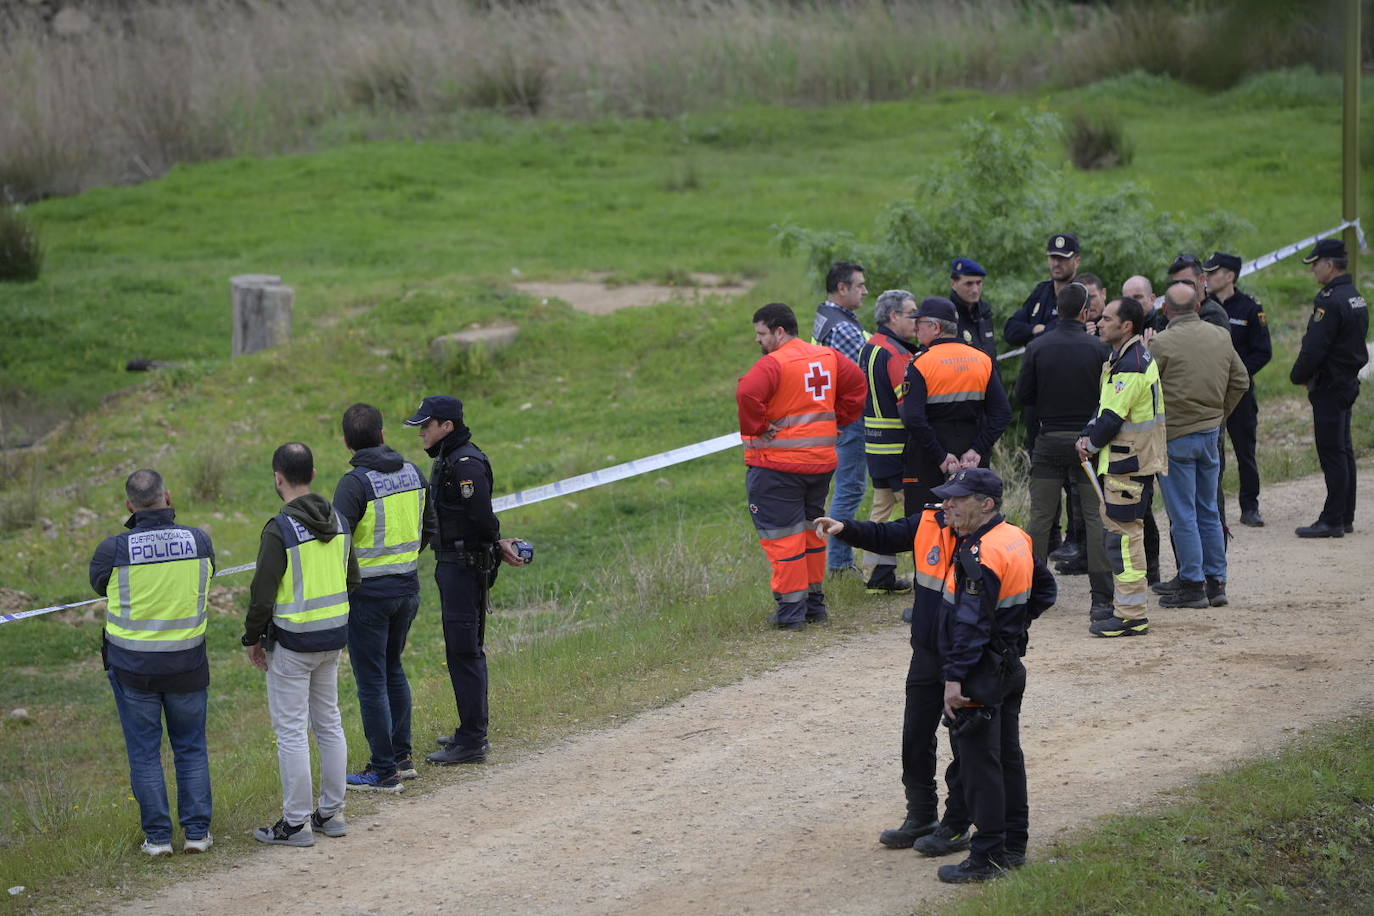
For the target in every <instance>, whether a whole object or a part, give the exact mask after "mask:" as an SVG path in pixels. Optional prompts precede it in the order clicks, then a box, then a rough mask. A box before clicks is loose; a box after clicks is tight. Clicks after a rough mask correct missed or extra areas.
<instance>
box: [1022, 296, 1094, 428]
mask: <svg viewBox="0 0 1374 916" xmlns="http://www.w3.org/2000/svg"><path fill="white" fill-rule="evenodd" d="M1111 356H1112V348H1111V347H1109V346H1108V345H1107V343H1106V341H1104V340H1102V339H1101V338H1100V337H1094V336H1092V335H1091V334H1089V333H1087V331H1086V330H1085V329H1084V326H1083V322H1081V321H1060V322H1058V323H1056V324H1055V325H1054V327H1052V328H1050V329H1049V330H1047V331H1045V332H1043V333H1042V334H1040V335H1038V336H1037V337H1036V338H1035V339H1034V340H1032V341H1031V342H1030V343H1029V344H1027V345H1026V355H1025V356H1024V357H1022V359H1021V374H1020V375H1019V376H1017V379H1016V397H1017V399H1018V400H1020V402H1021V403H1022V404H1023V405H1026V406H1028V407H1034V408H1035V414H1036V417H1037V418H1038V419H1039V421H1040V431H1041V432H1042V433H1049V432H1078V431H1079V430H1081V429H1082V428H1083V427H1084V426H1085V425H1087V423H1088V421H1089V420H1091V419H1092V418H1093V416H1094V415H1095V414H1096V413H1097V398H1098V392H1099V389H1100V387H1101V384H1102V365H1103V364H1104V363H1105V362H1106V361H1107V360H1109V359H1111Z"/></svg>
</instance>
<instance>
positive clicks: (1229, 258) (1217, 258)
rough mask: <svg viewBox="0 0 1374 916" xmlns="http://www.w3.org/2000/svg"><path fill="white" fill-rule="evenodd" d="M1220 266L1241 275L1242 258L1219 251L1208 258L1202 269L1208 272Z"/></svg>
mask: <svg viewBox="0 0 1374 916" xmlns="http://www.w3.org/2000/svg"><path fill="white" fill-rule="evenodd" d="M1219 267H1220V268H1224V269H1226V270H1229V271H1231V272H1232V273H1233V274H1235V275H1236V276H1238V277H1239V276H1240V258H1239V257H1237V256H1236V255H1233V254H1225V253H1224V252H1220V251H1218V252H1217V253H1216V254H1214V255H1212V256H1211V257H1210V258H1208V259H1207V263H1206V264H1203V265H1202V269H1203V270H1204V271H1206V272H1207V273H1211V272H1212V271H1214V270H1216V269H1217V268H1219Z"/></svg>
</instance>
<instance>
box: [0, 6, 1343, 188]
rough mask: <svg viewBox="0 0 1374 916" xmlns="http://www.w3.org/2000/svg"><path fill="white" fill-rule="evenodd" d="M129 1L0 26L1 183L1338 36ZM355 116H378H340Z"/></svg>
mask: <svg viewBox="0 0 1374 916" xmlns="http://www.w3.org/2000/svg"><path fill="white" fill-rule="evenodd" d="M119 7H120V8H119V10H118V12H117V13H116V12H115V11H113V10H112V9H105V8H102V7H99V6H94V5H93V6H92V7H91V10H90V13H91V15H92V16H93V17H94V18H95V20H96V27H95V28H93V29H91V30H90V31H88V32H86V33H84V34H80V35H67V36H61V37H58V36H54V35H52V34H49V32H48V31H47V27H46V25H45V24H44V23H43V22H42V20H41V18H38V17H36V16H35V17H34V18H33V21H31V22H29V23H28V25H27V26H20V27H14V28H6V29H5V30H4V31H3V34H0V86H4V87H5V104H4V105H3V106H0V163H3V165H0V186H3V187H5V188H8V189H9V193H10V194H12V195H14V196H16V197H20V198H22V199H36V198H41V197H44V196H51V195H54V194H68V193H73V192H75V191H79V190H82V189H84V188H88V187H91V186H94V185H99V184H105V183H111V182H125V181H138V180H143V179H146V178H149V177H152V176H155V175H159V174H161V173H162V172H164V171H165V170H166V169H167V168H169V167H170V166H171V165H173V164H175V163H177V162H189V161H195V160H200V159H206V158H214V157H220V156H225V155H235V154H244V153H249V154H270V153H279V152H288V151H292V150H298V149H302V148H311V147H314V146H316V145H317V144H318V143H320V142H329V141H331V139H337V138H338V137H340V136H357V135H362V136H376V135H382V136H387V135H390V136H404V137H411V136H414V135H415V134H416V133H417V131H423V132H424V133H425V134H426V135H433V134H435V133H439V134H443V133H444V132H445V131H449V132H458V133H460V132H461V131H462V130H463V129H464V127H463V124H464V122H463V120H462V119H449V120H445V119H446V118H449V116H451V115H452V114H454V112H456V111H460V110H463V109H489V110H498V111H503V112H513V113H517V114H520V115H522V116H529V115H540V116H552V117H558V118H601V117H607V116H652V117H674V116H677V115H680V114H683V113H687V112H694V111H704V110H715V109H720V108H722V107H729V106H734V105H750V104H760V103H761V104H780V105H827V104H834V103H839V102H855V101H881V100H892V99H902V98H912V97H918V96H919V95H921V94H922V93H925V92H929V91H931V90H939V89H945V88H956V87H963V88H976V89H987V90H1013V89H1025V88H1031V87H1036V86H1044V85H1050V86H1056V85H1083V84H1087V83H1091V82H1093V81H1095V80H1098V79H1102V78H1104V77H1108V76H1113V75H1120V74H1124V73H1129V72H1131V71H1132V70H1137V69H1138V70H1143V71H1144V72H1147V73H1152V74H1162V75H1168V76H1172V77H1175V78H1179V79H1185V80H1191V81H1193V82H1196V83H1199V84H1201V85H1206V86H1208V87H1223V88H1224V87H1226V86H1230V85H1233V84H1234V83H1235V82H1236V81H1238V80H1239V79H1241V78H1243V77H1244V76H1246V75H1249V74H1252V73H1255V72H1257V71H1260V70H1262V69H1266V68H1270V67H1275V66H1296V65H1298V64H1302V63H1310V62H1312V61H1318V62H1321V63H1325V62H1328V61H1329V54H1328V53H1327V49H1328V46H1330V45H1333V44H1339V43H1338V42H1332V41H1330V40H1329V39H1330V37H1331V35H1332V34H1334V32H1333V31H1332V29H1333V28H1335V26H1334V24H1332V23H1330V22H1328V20H1327V19H1326V18H1323V16H1321V15H1313V14H1312V13H1311V11H1310V10H1307V9H1306V8H1305V7H1304V8H1298V6H1297V4H1296V3H1295V0H1240V2H1239V3H1236V4H1226V3H1222V2H1220V0H1200V2H1197V3H1192V4H1179V3H1173V2H1164V0H1158V2H1146V3H1142V4H1119V5H1113V6H1108V5H1105V4H1104V5H1082V4H1070V3H1060V2H1053V0H926V2H916V0H886V2H884V0H853V2H846V3H826V2H821V0H643V2H638V3H624V2H623V0H546V2H541V3H522V2H518V0H491V2H483V3H445V2H440V0H419V2H413V3H406V4H367V3H361V2H353V0H342V2H341V0H292V2H291V3H289V4H286V3H269V2H264V0H205V2H197V3H181V4H169V3H162V2H157V0H129V2H128V3H127V4H120V5H119ZM1237 10H1239V12H1238V11H1237ZM1237 23H1242V24H1243V26H1244V28H1237ZM1228 29H1229V31H1228ZM1238 35H1243V36H1244V40H1235V36H1238ZM1047 49H1056V50H1055V52H1054V53H1047ZM360 113H361V114H363V115H366V116H368V117H371V118H374V119H375V120H376V122H377V123H376V124H375V125H367V126H365V127H364V128H363V129H362V130H354V131H353V132H351V133H343V134H341V132H340V131H339V130H338V128H337V125H335V126H332V127H331V122H338V121H340V120H348V119H350V118H354V119H356V117H357V116H358V115H359V114H360Z"/></svg>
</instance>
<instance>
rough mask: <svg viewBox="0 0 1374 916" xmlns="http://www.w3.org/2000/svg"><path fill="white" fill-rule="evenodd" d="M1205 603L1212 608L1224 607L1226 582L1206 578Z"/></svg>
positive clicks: (1213, 577) (1212, 577) (1209, 577)
mask: <svg viewBox="0 0 1374 916" xmlns="http://www.w3.org/2000/svg"><path fill="white" fill-rule="evenodd" d="M1206 592H1207V603H1208V604H1210V605H1211V606H1212V607H1226V580H1225V579H1218V578H1217V577H1216V576H1208V577H1207V585H1206Z"/></svg>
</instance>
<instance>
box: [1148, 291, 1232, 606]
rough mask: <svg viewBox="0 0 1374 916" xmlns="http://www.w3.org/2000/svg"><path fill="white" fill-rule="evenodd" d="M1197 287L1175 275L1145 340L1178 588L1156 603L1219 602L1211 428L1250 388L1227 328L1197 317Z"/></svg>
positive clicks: (1216, 461) (1221, 586) (1221, 583)
mask: <svg viewBox="0 0 1374 916" xmlns="http://www.w3.org/2000/svg"><path fill="white" fill-rule="evenodd" d="M1201 304H1202V296H1201V293H1200V292H1199V291H1198V289H1197V287H1196V286H1195V285H1194V284H1192V283H1190V282H1188V281H1187V280H1186V279H1185V280H1175V281H1174V282H1173V283H1171V284H1170V285H1169V288H1168V289H1167V290H1166V291H1165V293H1164V312H1165V314H1166V315H1167V316H1168V318H1169V326H1168V327H1167V328H1166V329H1165V330H1163V331H1161V332H1160V334H1159V335H1158V336H1157V337H1156V338H1155V339H1154V341H1153V342H1151V344H1150V354H1151V355H1152V356H1153V357H1154V359H1155V363H1156V365H1157V366H1158V367H1159V379H1160V385H1161V387H1162V389H1163V394H1164V403H1165V404H1167V405H1168V421H1167V422H1166V424H1165V428H1166V430H1167V433H1168V439H1169V443H1168V454H1169V472H1168V473H1167V474H1166V475H1164V476H1163V477H1162V478H1160V488H1161V489H1162V490H1163V491H1164V505H1165V508H1167V509H1168V511H1169V530H1170V534H1171V535H1172V536H1173V541H1174V550H1175V553H1176V555H1177V559H1178V588H1177V590H1176V591H1170V592H1168V593H1167V594H1163V595H1161V596H1160V600H1159V604H1160V607H1191V608H1205V607H1207V606H1208V605H1209V604H1210V605H1211V606H1212V607H1220V606H1222V605H1224V604H1226V539H1225V535H1224V534H1223V531H1222V518H1221V514H1220V511H1219V509H1218V507H1217V475H1218V473H1219V472H1220V467H1221V465H1220V457H1219V455H1218V451H1219V446H1220V440H1219V438H1218V431H1219V430H1220V429H1221V426H1222V424H1224V423H1225V422H1226V418H1227V417H1228V416H1230V414H1231V411H1232V410H1234V409H1235V407H1236V405H1237V404H1239V403H1240V399H1241V398H1242V397H1244V396H1245V392H1247V391H1249V390H1250V373H1249V372H1247V371H1246V370H1245V363H1244V362H1242V361H1241V358H1240V354H1238V353H1237V352H1236V349H1235V347H1233V346H1232V345H1231V333H1230V331H1229V330H1222V329H1221V328H1219V327H1216V326H1214V325H1211V324H1209V323H1207V322H1204V321H1202V320H1201V318H1200V317H1199V316H1198V308H1199V307H1200V306H1201Z"/></svg>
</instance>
